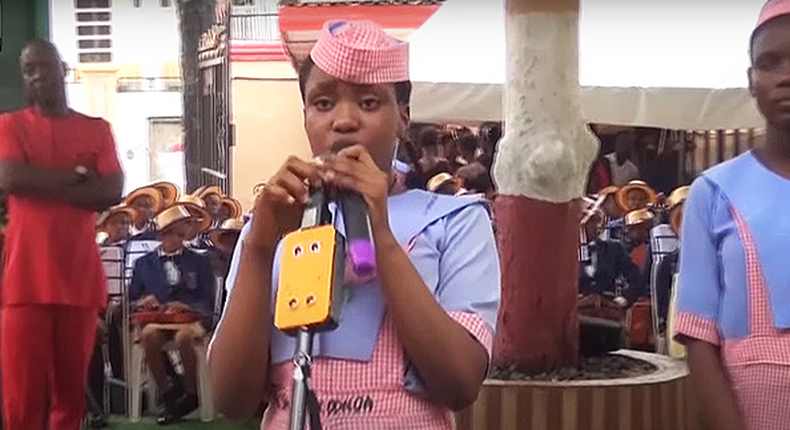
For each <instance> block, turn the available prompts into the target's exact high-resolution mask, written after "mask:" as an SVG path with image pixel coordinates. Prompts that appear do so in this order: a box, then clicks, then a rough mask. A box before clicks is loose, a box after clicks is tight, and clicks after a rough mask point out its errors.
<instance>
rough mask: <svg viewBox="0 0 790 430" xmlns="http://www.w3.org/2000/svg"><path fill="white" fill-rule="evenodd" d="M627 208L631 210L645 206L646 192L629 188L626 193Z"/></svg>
mask: <svg viewBox="0 0 790 430" xmlns="http://www.w3.org/2000/svg"><path fill="white" fill-rule="evenodd" d="M626 201H627V203H628V208H629V209H631V210H632V211H633V210H636V209H644V208H646V207H647V194H646V193H645V192H644V191H642V190H631V191H629V192H628V194H626Z"/></svg>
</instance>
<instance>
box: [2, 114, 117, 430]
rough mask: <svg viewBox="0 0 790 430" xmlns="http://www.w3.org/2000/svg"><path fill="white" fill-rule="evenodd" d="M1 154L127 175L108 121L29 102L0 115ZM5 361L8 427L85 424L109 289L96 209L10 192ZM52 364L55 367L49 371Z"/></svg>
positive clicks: (4, 293) (53, 428)
mask: <svg viewBox="0 0 790 430" xmlns="http://www.w3.org/2000/svg"><path fill="white" fill-rule="evenodd" d="M0 160H4V161H11V162H14V163H28V164H31V165H35V166H39V167H44V168H50V169H62V170H70V169H75V168H76V167H77V166H85V167H87V168H88V169H91V170H93V171H95V172H97V173H98V174H99V175H100V176H106V175H111V174H118V173H121V166H120V163H119V161H118V156H117V154H116V150H115V143H114V140H113V137H112V132H111V130H110V125H109V124H108V123H107V122H106V121H104V120H101V119H98V118H91V117H88V116H85V115H82V114H79V113H71V114H69V115H68V116H65V117H58V118H48V117H45V116H43V115H41V114H40V113H39V112H38V110H37V108H34V107H28V108H25V109H22V110H20V111H16V112H13V113H9V114H6V115H2V116H0ZM8 208H9V213H11V214H12V215H11V216H10V217H9V220H8V227H7V229H6V235H5V247H4V248H5V251H6V252H5V255H4V256H3V266H4V272H3V279H2V293H1V298H2V322H0V332H1V333H2V334H1V335H0V337H1V338H2V340H3V342H2V346H1V347H0V358H1V359H2V374H3V378H2V379H3V380H2V384H3V406H4V407H3V414H4V418H5V428H6V429H7V430H16V429H34V428H35V429H38V428H43V427H44V426H45V425H46V423H47V422H48V423H49V427H48V428H49V429H51V430H61V429H69V430H72V429H77V428H79V425H80V421H81V419H82V416H83V414H84V412H85V385H86V381H87V377H88V362H89V360H90V356H91V353H92V351H93V345H94V337H95V333H96V315H97V312H98V310H99V309H100V308H103V307H104V306H105V305H106V301H107V287H106V279H105V274H104V269H103V267H102V263H101V260H100V257H99V251H98V247H97V244H96V240H95V238H96V218H95V216H94V214H93V212H92V211H90V210H88V209H83V208H79V207H76V206H72V205H68V204H63V203H58V202H55V201H52V200H47V199H43V198H39V197H31V196H27V195H17V194H13V193H12V194H9V195H8ZM46 369H51V370H52V371H49V372H48V371H46Z"/></svg>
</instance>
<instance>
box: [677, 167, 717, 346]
mask: <svg viewBox="0 0 790 430" xmlns="http://www.w3.org/2000/svg"><path fill="white" fill-rule="evenodd" d="M719 199H720V196H719V194H718V193H717V190H716V189H715V188H714V187H713V186H712V184H711V183H710V182H708V180H707V178H705V177H702V178H699V179H697V181H695V182H694V184H693V185H692V187H691V192H690V194H689V198H688V200H687V201H686V203H685V205H684V213H683V227H682V229H683V231H682V234H681V235H680V237H681V240H682V245H681V250H682V251H681V252H680V274H679V277H678V287H677V288H678V293H677V306H676V317H675V323H674V326H675V330H676V333H677V335H676V337H679V340H680V341H682V340H683V339H684V338H693V339H700V340H704V341H706V342H710V343H713V344H718V343H719V337H720V336H719V330H718V328H719V326H720V309H721V300H722V291H723V288H722V286H721V279H722V274H721V264H720V257H719V243H718V240H717V238H716V235H715V234H714V233H713V230H714V228H713V225H714V223H715V222H716V221H714V219H718V218H717V217H715V216H714V213H716V214H717V213H718V211H717V210H718V209H719V207H718V206H719Z"/></svg>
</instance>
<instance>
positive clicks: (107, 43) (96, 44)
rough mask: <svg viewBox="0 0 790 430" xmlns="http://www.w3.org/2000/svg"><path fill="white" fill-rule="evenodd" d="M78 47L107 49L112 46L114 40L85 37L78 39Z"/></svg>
mask: <svg viewBox="0 0 790 430" xmlns="http://www.w3.org/2000/svg"><path fill="white" fill-rule="evenodd" d="M77 47H78V48H80V49H102V48H103V49H107V48H112V40H110V39H85V40H78V41H77Z"/></svg>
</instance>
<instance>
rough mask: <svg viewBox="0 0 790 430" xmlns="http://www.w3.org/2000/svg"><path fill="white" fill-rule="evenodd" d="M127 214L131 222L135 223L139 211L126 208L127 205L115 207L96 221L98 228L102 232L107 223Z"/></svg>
mask: <svg viewBox="0 0 790 430" xmlns="http://www.w3.org/2000/svg"><path fill="white" fill-rule="evenodd" d="M119 214H125V215H127V216H128V217H129V219H130V220H131V221H134V220H135V218H137V211H136V210H134V208H132V207H131V206H126V205H125V204H123V203H122V204H120V205H118V206H113V207H111V208H110V209H108V210H107V211H105V212H104V213H102V214H101V215H99V218H97V219H96V228H97V229H99V230H100V231H101V230H103V229H104V227H105V224H106V223H107V221H109V220H110V218H112V217H113V216H115V215H119Z"/></svg>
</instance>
